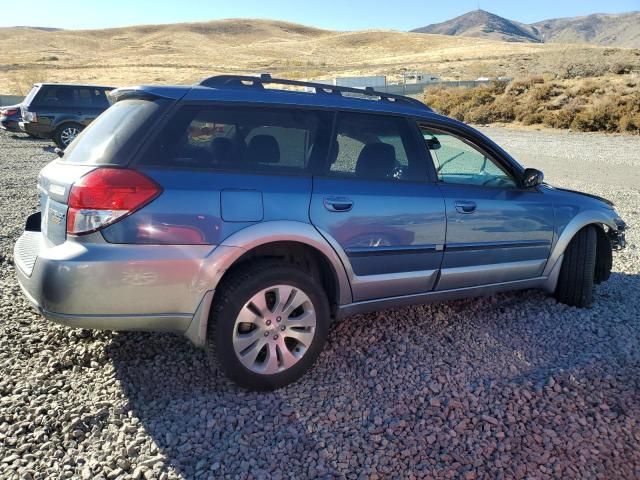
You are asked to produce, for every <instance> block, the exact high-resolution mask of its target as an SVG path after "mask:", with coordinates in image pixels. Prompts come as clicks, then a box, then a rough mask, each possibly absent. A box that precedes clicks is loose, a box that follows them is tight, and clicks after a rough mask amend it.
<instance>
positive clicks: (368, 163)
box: [356, 142, 396, 179]
mask: <svg viewBox="0 0 640 480" xmlns="http://www.w3.org/2000/svg"><path fill="white" fill-rule="evenodd" d="M395 166H396V149H395V148H394V147H393V145H389V144H388V143H381V142H378V143H368V144H367V145H365V146H364V148H363V149H362V151H361V152H360V155H358V162H357V163H356V176H358V177H361V178H373V179H383V178H390V177H391V176H392V175H393V169H394V168H395Z"/></svg>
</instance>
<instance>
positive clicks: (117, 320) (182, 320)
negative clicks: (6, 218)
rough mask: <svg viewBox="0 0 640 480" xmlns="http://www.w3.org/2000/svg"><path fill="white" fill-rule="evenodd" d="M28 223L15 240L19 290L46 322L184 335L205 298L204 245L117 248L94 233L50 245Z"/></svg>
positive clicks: (35, 224) (34, 221)
mask: <svg viewBox="0 0 640 480" xmlns="http://www.w3.org/2000/svg"><path fill="white" fill-rule="evenodd" d="M39 215H40V214H35V215H32V216H31V217H29V220H28V221H27V229H26V230H25V232H24V233H23V234H22V236H21V237H20V238H19V239H18V241H17V242H16V245H15V248H14V258H15V266H16V275H17V278H18V282H19V283H20V287H21V288H22V290H23V292H24V293H25V295H26V297H27V298H28V299H29V301H30V302H31V303H32V304H33V305H34V306H35V307H36V308H37V309H38V310H39V311H40V312H41V313H42V314H43V315H44V316H45V317H46V318H48V319H50V320H52V321H54V322H57V323H61V324H64V325H69V326H73V327H80V328H89V329H101V330H152V331H173V332H179V333H185V332H186V331H187V330H188V328H189V326H190V324H191V322H192V320H193V319H194V315H195V314H196V312H197V310H198V306H199V305H200V304H201V302H202V300H203V298H204V297H205V295H206V293H207V292H208V291H209V290H211V289H212V288H213V287H212V285H211V284H209V283H208V282H207V281H206V280H205V279H206V276H207V275H206V273H207V271H206V268H204V259H206V258H207V256H208V255H209V253H211V250H212V249H213V248H214V247H212V246H207V245H181V246H176V245H118V244H110V243H107V242H105V241H104V240H100V239H101V238H102V237H101V236H100V235H99V234H94V237H93V238H91V243H89V242H88V241H87V242H81V241H75V240H67V241H65V242H64V243H62V244H60V245H52V244H51V243H50V242H49V241H48V240H47V239H46V238H45V236H44V235H43V234H42V232H40V231H39V230H40V226H39V218H40V217H39Z"/></svg>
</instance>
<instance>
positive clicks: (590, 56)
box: [0, 19, 640, 93]
mask: <svg viewBox="0 0 640 480" xmlns="http://www.w3.org/2000/svg"><path fill="white" fill-rule="evenodd" d="M0 44H2V46H3V47H2V49H0V90H1V91H2V92H3V93H19V91H20V90H22V89H23V88H24V87H23V86H22V85H23V84H28V83H29V82H33V81H44V80H46V81H82V82H92V83H103V84H112V85H125V84H135V83H192V82H195V81H197V80H199V79H201V78H203V77H205V76H207V75H211V74H215V73H220V72H231V73H256V72H265V71H268V72H272V73H277V74H279V75H285V76H291V77H296V78H322V77H327V78H328V77H331V76H335V75H359V74H386V75H388V76H389V77H390V78H391V79H399V78H400V77H401V72H402V69H403V68H408V69H410V70H412V69H415V70H421V71H426V72H430V73H435V74H438V75H441V76H443V77H445V78H451V79H455V78H469V77H473V76H480V75H513V76H517V75H526V74H531V73H544V72H555V71H557V70H558V69H559V68H565V67H566V65H569V64H576V65H587V66H595V67H597V68H596V70H597V69H598V68H600V67H602V66H604V67H602V68H604V69H605V70H607V69H608V68H610V65H613V64H621V65H636V66H638V68H640V51H638V50H630V49H611V48H601V47H591V46H578V45H571V46H566V45H559V44H544V45H540V44H527V43H508V42H498V41H493V40H483V39H477V38H465V37H450V36H440V35H425V34H419V33H403V32H394V31H359V32H334V31H328V30H320V29H315V28H311V27H305V26H302V25H296V24H291V23H285V22H276V21H264V20H246V19H245V20H222V21H215V22H207V23H192V24H175V25H160V26H159V25H150V26H137V27H128V28H116V29H106V30H86V31H54V32H46V31H41V30H35V29H13V28H5V29H0ZM589 68H590V69H592V70H593V68H591V67H589ZM40 76H42V78H39V77H40ZM5 90H6V91H5Z"/></svg>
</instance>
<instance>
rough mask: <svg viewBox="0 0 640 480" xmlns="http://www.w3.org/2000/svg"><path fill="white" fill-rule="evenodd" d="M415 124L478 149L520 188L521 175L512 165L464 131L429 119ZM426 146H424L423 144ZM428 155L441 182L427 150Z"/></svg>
mask: <svg viewBox="0 0 640 480" xmlns="http://www.w3.org/2000/svg"><path fill="white" fill-rule="evenodd" d="M417 126H418V129H421V128H425V129H428V130H433V131H434V132H437V133H444V134H445V135H451V136H453V137H455V138H457V139H458V140H460V141H461V142H463V143H465V144H467V145H469V146H470V147H472V148H474V149H475V150H477V151H479V152H480V153H482V154H483V155H485V156H486V157H487V158H488V159H489V160H492V161H493V162H495V163H496V164H497V165H499V166H500V167H501V168H503V169H504V170H505V173H506V174H508V175H509V176H510V177H511V178H512V179H513V180H514V182H515V183H516V189H517V190H522V189H523V187H522V180H521V177H520V176H519V175H517V172H515V171H514V170H515V169H514V168H513V167H512V165H511V164H510V163H509V162H508V161H506V160H504V159H503V158H500V156H499V155H498V156H497V155H495V153H494V152H491V151H490V150H489V149H487V148H486V147H485V146H483V145H482V144H479V143H478V142H476V141H474V140H473V139H470V138H469V136H468V135H466V134H465V132H461V131H460V130H459V129H456V128H454V127H452V126H449V125H442V124H440V123H436V122H430V121H424V120H418V122H417ZM425 147H426V146H425ZM429 157H430V158H431V164H432V166H433V169H434V171H435V172H436V181H437V182H438V183H444V182H441V181H440V180H439V179H438V178H437V169H436V167H435V162H434V161H433V158H432V157H431V152H429ZM466 186H475V187H479V188H494V189H495V188H502V187H494V186H489V185H487V186H483V185H466Z"/></svg>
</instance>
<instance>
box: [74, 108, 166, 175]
mask: <svg viewBox="0 0 640 480" xmlns="http://www.w3.org/2000/svg"><path fill="white" fill-rule="evenodd" d="M168 103H169V102H168V101H167V100H164V99H157V100H154V101H150V100H123V101H120V102H117V103H115V104H114V105H113V106H111V107H110V108H108V109H107V110H106V111H105V112H104V113H102V115H100V116H99V117H98V118H97V119H96V120H94V121H93V122H92V123H91V125H89V126H88V127H87V128H86V129H85V130H83V131H82V133H81V134H80V135H79V136H78V138H77V139H76V140H74V141H73V142H72V143H71V145H69V146H68V147H67V149H66V150H65V153H64V157H63V158H62V160H63V161H64V162H67V163H74V164H78V165H126V164H127V163H129V161H130V160H131V156H132V155H133V153H134V149H135V147H136V146H137V145H138V144H139V140H140V136H141V134H142V133H143V132H145V131H146V129H147V128H148V127H150V126H151V124H152V123H153V122H154V121H155V119H157V118H158V115H159V113H160V112H161V111H163V109H164V108H165V107H166V106H167V104H168Z"/></svg>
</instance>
